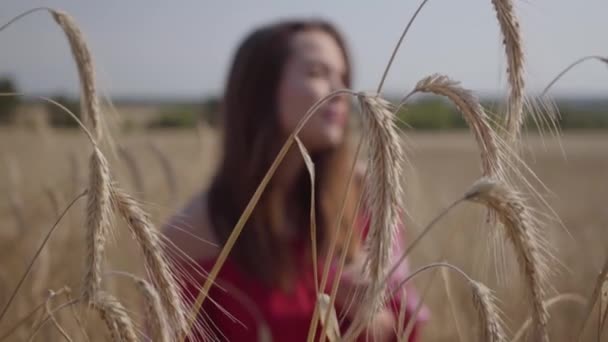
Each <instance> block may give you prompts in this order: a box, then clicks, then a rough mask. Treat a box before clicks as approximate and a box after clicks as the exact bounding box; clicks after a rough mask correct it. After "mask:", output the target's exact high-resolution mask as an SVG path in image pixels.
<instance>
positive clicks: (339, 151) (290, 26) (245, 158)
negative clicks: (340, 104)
mask: <svg viewBox="0 0 608 342" xmlns="http://www.w3.org/2000/svg"><path fill="white" fill-rule="evenodd" d="M306 30H322V31H323V32H326V33H328V34H329V35H331V36H332V37H333V38H334V39H335V40H336V42H337V43H338V45H339V46H340V48H341V49H342V51H343V55H344V60H345V64H346V73H345V76H344V78H345V79H344V80H343V81H344V85H345V86H346V87H350V85H351V66H350V60H349V58H348V54H347V50H346V47H345V44H344V41H343V39H342V38H341V36H340V34H339V33H338V31H337V30H336V29H335V28H334V27H333V26H332V25H331V24H329V23H327V22H325V21H319V20H311V21H302V20H291V21H282V22H279V23H274V24H271V25H268V26H264V27H261V28H259V29H257V30H255V31H254V32H252V33H251V34H250V35H249V36H248V37H246V39H245V40H244V41H243V42H242V43H241V45H240V46H239V48H238V50H237V52H236V55H235V57H234V60H233V63H232V67H231V69H230V72H229V76H228V81H227V85H226V89H225V93H224V99H223V104H222V120H223V125H224V126H223V127H224V132H223V159H222V161H221V163H220V167H219V170H218V172H217V174H216V176H215V178H214V180H213V182H212V184H211V188H210V191H209V194H208V203H209V208H208V209H209V215H210V220H211V224H212V226H213V229H214V232H215V234H216V236H217V238H218V240H219V242H220V243H222V244H223V243H225V241H226V239H227V238H228V236H229V235H230V233H231V231H232V229H233V227H234V225H235V224H236V222H237V220H238V219H239V217H240V216H241V214H242V212H243V210H244V209H245V206H246V205H247V203H248V202H249V200H250V199H251V196H252V195H253V193H254V192H255V190H256V188H257V187H258V185H259V184H260V182H261V180H262V178H263V177H264V175H265V174H266V172H267V171H268V169H269V167H270V165H271V164H272V162H273V160H274V159H275V157H276V155H277V153H278V151H279V149H280V147H281V146H282V145H283V144H284V142H285V138H286V137H285V136H284V134H281V130H280V127H279V121H278V120H279V119H278V111H277V102H278V101H277V93H278V86H279V81H280V78H281V74H282V72H283V68H284V66H285V64H286V61H287V59H288V58H289V55H290V53H291V40H292V37H293V36H294V34H295V33H298V32H302V31H306ZM347 141H348V139H345V142H344V143H343V144H342V146H338V147H336V148H333V149H331V150H328V151H324V152H321V153H317V154H314V155H312V158H313V161H314V163H315V172H316V178H315V183H316V188H315V193H316V208H315V210H316V213H317V217H316V223H317V236H318V242H319V246H321V255H322V253H323V250H325V249H327V247H328V244H329V241H330V239H331V237H332V236H333V235H334V234H335V218H336V216H337V213H338V211H339V209H340V205H341V199H342V196H343V193H344V189H345V185H346V181H345V179H346V178H347V177H346V175H347V174H348V173H347V172H348V171H349V168H350V166H351V163H352V153H349V151H350V148H349V144H348V142H347ZM294 148H295V147H294ZM274 194H275V192H274V188H273V183H272V181H271V182H270V184H269V185H268V187H267V188H266V190H265V191H264V194H263V195H262V197H261V198H260V201H259V202H258V204H257V206H256V209H255V210H254V212H253V214H252V216H251V217H250V219H249V221H248V223H247V225H246V226H245V227H244V229H243V232H242V233H241V236H240V237H239V238H238V240H237V243H236V245H235V247H234V250H233V251H232V252H231V255H232V258H233V259H234V260H235V261H236V262H237V264H238V265H239V266H240V267H241V268H242V269H243V271H245V272H247V273H249V274H251V275H254V276H256V277H258V278H259V279H261V280H262V281H263V282H265V283H266V284H269V285H277V284H278V285H280V286H282V287H286V286H289V284H290V281H291V280H292V279H293V276H294V275H295V273H296V270H295V262H297V260H296V259H295V258H294V255H295V253H294V250H293V249H294V246H293V244H292V243H291V242H290V241H291V240H289V239H288V238H287V237H286V236H285V224H284V222H285V221H284V217H285V215H286V211H287V210H291V212H290V213H292V214H293V215H296V217H298V220H297V222H299V223H301V226H300V227H298V229H299V232H300V236H301V238H302V239H300V240H301V241H304V242H305V247H306V248H307V252H308V254H307V255H309V256H310V248H309V245H310V243H309V242H310V234H309V225H310V218H309V210H310V180H309V176H308V174H307V173H306V170H304V169H303V170H302V172H301V174H300V175H299V177H298V180H297V181H296V184H295V186H294V188H293V189H291V190H290V192H289V195H290V196H291V198H292V199H293V201H291V200H290V201H289V202H290V203H289V205H291V206H292V207H290V208H288V207H287V204H286V203H283V202H282V199H278V198H277V196H275V195H274ZM357 195H358V193H357V191H354V192H352V196H351V197H353V199H354V198H355V197H356V198H358V196H357ZM353 199H349V200H348V201H347V208H346V211H345V217H344V220H343V224H342V225H343V226H348V227H350V225H351V223H352V222H353V220H354V219H355V215H354V213H353V210H354V206H355V201H354V200H353ZM342 231H343V232H344V233H345V231H346V230H345V229H342ZM343 240H344V238H338V247H339V248H340V247H341V246H343V245H344V242H345V241H343ZM357 246H358V242H357V241H354V242H353V243H351V248H349V251H350V252H349V255H350V254H352V253H353V251H354V250H355V248H357ZM309 260H310V259H309Z"/></svg>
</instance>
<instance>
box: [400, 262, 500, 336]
mask: <svg viewBox="0 0 608 342" xmlns="http://www.w3.org/2000/svg"><path fill="white" fill-rule="evenodd" d="M437 267H443V268H447V269H449V270H451V271H455V272H456V273H457V274H460V275H461V276H462V277H463V278H464V279H465V280H466V281H467V283H468V284H469V285H470V287H471V291H472V295H473V304H474V306H475V309H476V311H477V315H478V316H479V321H480V323H481V324H480V325H481V326H482V327H483V330H481V331H480V332H479V334H480V336H481V340H482V341H491V342H499V341H505V338H506V337H505V336H506V335H505V333H504V329H503V322H502V319H501V318H500V310H499V309H498V307H497V305H496V300H495V298H494V296H493V295H492V292H491V291H490V289H488V288H487V287H486V286H485V285H483V284H482V283H480V282H478V281H475V280H473V279H472V278H471V277H469V275H468V274H466V273H465V272H464V271H463V270H461V269H460V268H458V267H456V266H454V265H452V264H448V263H445V262H437V263H432V264H428V265H425V266H422V267H420V268H419V269H417V270H415V271H413V272H412V273H411V274H409V275H408V276H407V277H405V279H403V280H402V281H401V282H400V283H399V284H398V285H397V286H396V287H395V288H394V289H393V291H398V290H400V289H401V288H402V287H403V286H405V284H406V283H407V282H408V281H410V280H412V279H413V278H414V277H416V276H418V275H419V274H421V273H423V272H425V271H428V270H431V269H434V268H437ZM411 322H412V321H410V322H408V327H407V328H406V335H408V336H409V333H408V331H409V328H410V327H411V324H410V323H411Z"/></svg>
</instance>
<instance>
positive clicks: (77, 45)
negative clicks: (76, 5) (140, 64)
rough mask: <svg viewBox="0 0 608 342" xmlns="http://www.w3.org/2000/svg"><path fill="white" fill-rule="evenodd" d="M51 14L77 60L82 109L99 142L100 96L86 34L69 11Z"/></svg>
mask: <svg viewBox="0 0 608 342" xmlns="http://www.w3.org/2000/svg"><path fill="white" fill-rule="evenodd" d="M51 14H52V16H53V18H54V19H55V21H56V22H57V24H59V26H60V27H61V28H62V29H63V32H64V33H65V35H66V37H67V39H68V42H69V43H70V49H71V50H72V55H73V57H74V60H75V61H76V66H77V68H78V76H79V78H80V85H81V87H82V91H83V96H82V98H81V104H82V110H83V112H84V113H86V114H87V117H88V118H89V120H90V121H91V124H92V126H93V130H94V132H95V135H94V137H95V140H96V141H97V142H99V141H100V139H101V138H102V136H103V135H102V124H101V115H100V106H99V98H98V97H97V89H96V86H95V68H94V67H93V57H92V56H91V52H90V50H89V47H88V46H87V43H86V41H85V39H84V35H83V34H82V32H81V31H80V29H79V28H78V25H77V24H76V22H75V21H74V19H73V18H72V17H71V16H69V15H68V14H67V13H64V12H61V11H56V10H51Z"/></svg>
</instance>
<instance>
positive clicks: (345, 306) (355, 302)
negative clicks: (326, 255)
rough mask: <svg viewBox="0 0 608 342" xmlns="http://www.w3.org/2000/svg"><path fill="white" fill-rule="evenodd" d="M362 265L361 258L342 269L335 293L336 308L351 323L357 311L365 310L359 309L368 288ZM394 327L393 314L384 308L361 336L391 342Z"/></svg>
mask: <svg viewBox="0 0 608 342" xmlns="http://www.w3.org/2000/svg"><path fill="white" fill-rule="evenodd" d="M363 263H364V258H363V256H361V257H358V258H357V259H356V260H354V261H353V262H351V263H350V264H349V265H347V266H345V267H344V270H343V272H342V275H341V277H340V283H339V285H338V292H337V293H336V302H335V304H336V307H337V308H339V309H340V310H341V311H342V313H343V314H344V315H345V316H346V317H347V318H348V319H349V320H351V321H352V320H353V319H354V317H355V315H356V314H357V313H358V312H359V310H365V308H363V307H361V304H362V300H361V299H362V296H363V294H364V293H365V291H366V290H367V287H368V286H369V280H368V279H367V277H365V276H364V273H363ZM395 326H396V319H395V317H394V314H393V312H392V311H391V310H390V309H389V308H386V307H384V308H382V309H381V310H380V311H379V312H377V313H376V315H374V318H373V320H372V321H371V322H370V323H369V324H368V325H367V326H366V327H365V330H364V331H363V333H362V336H369V337H371V339H372V340H373V341H391V340H393V339H394V337H395V331H396V330H395Z"/></svg>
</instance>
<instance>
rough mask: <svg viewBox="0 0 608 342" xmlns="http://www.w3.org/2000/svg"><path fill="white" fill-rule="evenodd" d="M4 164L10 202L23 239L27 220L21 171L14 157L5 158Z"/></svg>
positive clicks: (7, 156) (19, 234)
mask: <svg viewBox="0 0 608 342" xmlns="http://www.w3.org/2000/svg"><path fill="white" fill-rule="evenodd" d="M4 163H5V164H6V168H7V170H8V177H7V178H8V182H7V183H8V187H7V188H8V189H7V193H8V202H9V205H10V208H11V212H12V213H13V217H14V218H15V221H16V223H17V229H18V236H20V237H23V236H24V234H25V233H26V232H27V230H28V229H27V219H26V218H25V205H24V204H23V198H22V197H21V192H20V190H21V177H20V175H21V170H20V168H19V164H18V162H17V160H15V159H14V158H13V157H12V155H6V156H5V157H4Z"/></svg>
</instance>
